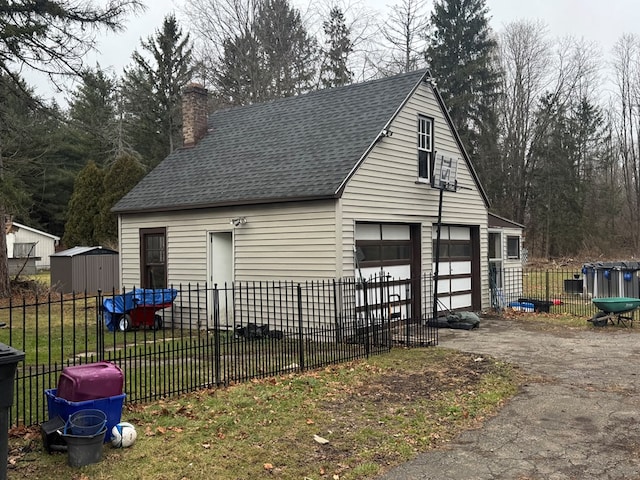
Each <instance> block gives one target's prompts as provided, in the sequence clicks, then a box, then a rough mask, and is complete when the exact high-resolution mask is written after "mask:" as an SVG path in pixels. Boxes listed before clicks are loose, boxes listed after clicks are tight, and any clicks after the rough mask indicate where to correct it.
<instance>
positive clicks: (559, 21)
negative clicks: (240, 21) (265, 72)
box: [34, 0, 640, 97]
mask: <svg viewBox="0 0 640 480" xmlns="http://www.w3.org/2000/svg"><path fill="white" fill-rule="evenodd" d="M144 1H145V3H146V4H147V10H146V11H145V12H144V13H142V14H140V15H138V16H137V17H132V18H130V19H129V20H128V21H127V24H126V30H125V31H124V32H120V33H119V34H117V35H102V36H100V37H99V45H98V48H99V52H97V53H95V54H94V55H92V56H91V58H88V59H87V65H89V66H93V65H95V63H96V62H98V63H99V64H100V66H101V67H102V68H104V69H111V70H112V71H113V72H114V73H116V74H117V75H120V73H121V72H122V68H123V67H124V66H126V65H129V64H130V61H131V54H132V53H133V51H134V50H135V49H136V48H138V49H139V48H140V40H142V39H147V38H148V37H149V36H152V35H154V34H155V32H156V30H158V29H159V28H160V26H161V24H162V21H163V19H164V17H165V16H166V15H167V14H169V13H171V12H175V13H176V16H177V17H178V19H180V9H181V8H182V6H183V5H184V0H144ZM430 1H432V0H430ZM361 2H362V4H363V5H365V6H367V7H370V8H375V9H377V10H378V11H381V12H383V11H385V9H386V8H387V6H391V5H393V4H396V3H400V2H401V0H397V1H393V0H392V1H385V0H361ZM295 3H297V2H294V4H295ZM487 7H488V8H489V15H490V17H491V20H490V23H491V26H492V28H493V29H494V30H495V31H497V32H499V31H501V30H502V29H503V27H504V25H506V24H508V23H510V22H513V21H515V20H522V19H527V20H542V21H543V22H544V23H545V24H546V25H547V26H548V29H549V33H550V34H551V36H553V37H564V36H567V35H571V36H573V37H575V38H578V39H580V38H584V39H585V40H587V41H593V42H595V43H597V44H598V45H599V47H600V49H601V51H602V53H603V54H604V55H606V54H608V53H609V52H610V51H611V49H612V48H613V46H614V44H615V42H616V41H617V40H618V39H619V38H620V36H621V35H622V34H623V33H637V34H640V2H639V1H638V0H608V1H604V2H603V1H602V0H487ZM34 82H35V88H36V92H37V93H39V94H40V95H42V96H44V97H50V96H51V91H52V90H51V89H50V87H49V86H48V85H47V84H46V82H43V81H40V80H34Z"/></svg>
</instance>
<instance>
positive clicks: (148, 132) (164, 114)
mask: <svg viewBox="0 0 640 480" xmlns="http://www.w3.org/2000/svg"><path fill="white" fill-rule="evenodd" d="M142 50H143V52H145V53H147V55H148V56H149V57H150V58H146V57H145V56H144V55H143V54H142V53H140V52H138V51H136V52H134V54H133V65H132V67H131V68H129V69H125V73H124V80H123V97H124V108H125V111H126V117H127V122H128V124H127V133H128V137H129V138H131V140H132V144H133V147H134V149H135V151H137V152H138V153H139V154H140V155H141V157H142V159H143V161H144V162H145V164H146V165H147V166H149V167H154V166H156V165H157V164H158V163H159V162H160V161H161V160H163V159H164V158H165V157H166V156H167V155H169V153H171V152H172V151H173V150H175V149H176V148H178V147H179V146H180V145H181V144H182V140H181V139H182V135H181V129H182V114H181V103H180V102H181V100H180V98H181V91H182V89H183V88H184V86H185V85H186V84H187V83H188V82H189V81H190V80H191V78H192V76H193V71H194V67H193V62H192V53H191V46H190V41H189V34H186V35H183V33H182V29H181V28H180V27H179V25H178V22H177V21H176V18H175V16H173V15H169V16H167V17H166V18H165V19H164V22H163V24H162V28H161V29H160V30H158V31H157V32H156V35H155V36H154V37H150V38H148V39H147V40H146V41H143V42H142Z"/></svg>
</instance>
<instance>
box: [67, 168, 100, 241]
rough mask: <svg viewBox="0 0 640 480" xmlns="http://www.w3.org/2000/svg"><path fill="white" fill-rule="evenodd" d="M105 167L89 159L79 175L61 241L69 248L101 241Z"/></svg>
mask: <svg viewBox="0 0 640 480" xmlns="http://www.w3.org/2000/svg"><path fill="white" fill-rule="evenodd" d="M104 178H105V174H104V170H103V169H101V168H100V167H98V166H97V165H96V163H95V162H94V161H93V160H90V161H89V162H88V163H87V165H86V166H85V167H84V168H83V169H82V171H80V173H79V174H78V176H77V177H76V180H75V183H74V188H73V195H72V196H71V201H70V202H69V210H68V212H67V223H66V224H65V229H64V230H65V231H64V236H63V238H62V242H63V243H64V244H65V245H66V246H67V247H73V246H77V245H86V246H95V245H99V244H100V237H99V221H100V213H101V211H100V207H101V206H100V199H101V198H102V197H103V196H104V195H105V193H106V192H105V188H104V185H105V183H104Z"/></svg>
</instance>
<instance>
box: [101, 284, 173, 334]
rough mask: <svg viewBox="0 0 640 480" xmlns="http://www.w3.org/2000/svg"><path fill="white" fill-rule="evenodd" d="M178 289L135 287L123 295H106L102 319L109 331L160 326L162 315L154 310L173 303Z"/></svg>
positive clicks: (158, 327) (157, 328)
mask: <svg viewBox="0 0 640 480" xmlns="http://www.w3.org/2000/svg"><path fill="white" fill-rule="evenodd" d="M177 295H178V291H177V290H176V289H173V288H163V289H145V288H136V289H134V290H133V291H131V292H127V293H125V294H123V295H115V296H113V297H106V298H105V299H104V300H103V302H102V305H103V308H102V310H103V314H104V321H105V325H106V326H107V329H108V330H109V331H114V330H116V329H117V330H120V331H121V332H125V331H127V330H130V329H132V328H140V327H147V328H152V329H154V330H159V329H160V328H162V317H161V316H160V315H158V314H157V313H156V312H157V311H158V310H162V309H163V308H167V307H170V306H171V305H173V301H174V300H175V298H176V296H177Z"/></svg>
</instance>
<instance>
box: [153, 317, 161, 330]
mask: <svg viewBox="0 0 640 480" xmlns="http://www.w3.org/2000/svg"><path fill="white" fill-rule="evenodd" d="M161 328H162V317H161V316H160V315H154V316H153V329H154V330H160V329H161Z"/></svg>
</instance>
